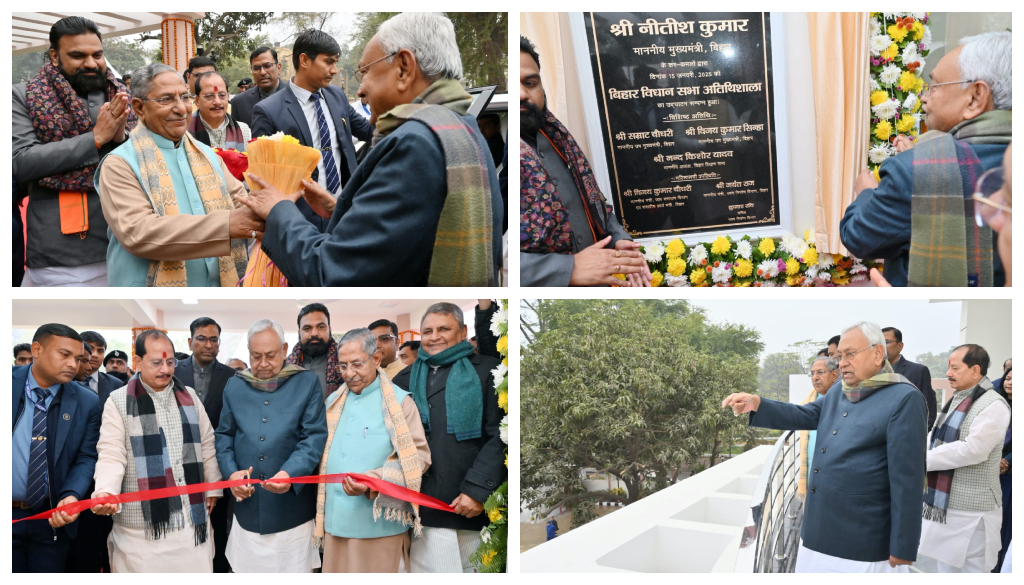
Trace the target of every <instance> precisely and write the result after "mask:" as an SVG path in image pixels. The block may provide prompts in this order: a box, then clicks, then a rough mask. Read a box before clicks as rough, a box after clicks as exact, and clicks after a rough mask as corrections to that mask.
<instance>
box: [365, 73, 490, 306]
mask: <svg viewBox="0 0 1024 585" xmlns="http://www.w3.org/2000/svg"><path fill="white" fill-rule="evenodd" d="M472 103H473V98H471V97H470V95H469V94H468V93H466V90H465V89H463V88H462V85H460V84H459V82H458V81H456V80H454V79H441V80H438V81H435V82H434V83H433V84H431V86H430V87H429V88H427V90H426V91H424V92H423V93H422V94H420V95H419V96H417V97H416V99H414V100H413V101H412V103H410V104H403V105H400V106H397V107H395V108H394V109H392V110H391V111H389V112H387V113H386V114H384V115H382V116H381V117H380V118H379V119H378V120H377V131H376V133H375V136H374V138H373V143H374V144H376V143H377V142H378V141H379V140H380V139H381V138H382V137H384V136H387V135H388V134H390V133H391V132H394V131H395V129H397V128H398V127H399V126H401V125H402V124H404V123H405V122H407V121H409V120H417V121H419V122H421V123H423V124H426V125H427V126H428V127H429V128H430V129H431V131H433V133H434V136H436V137H437V139H438V141H440V143H441V149H442V150H443V151H444V164H445V173H446V177H447V183H448V195H447V197H446V198H445V201H444V207H443V208H442V209H441V218H440V220H439V221H438V224H437V237H436V238H435V240H434V253H433V256H432V257H431V259H430V274H429V276H428V277H427V284H428V285H429V286H494V285H495V282H496V279H497V270H496V264H495V258H494V215H493V211H492V209H491V200H492V195H493V194H492V193H491V181H490V175H489V173H488V167H487V160H488V159H489V158H490V156H491V155H490V153H488V152H487V151H486V150H484V149H483V148H482V147H481V146H480V144H479V141H478V140H477V139H476V133H477V131H476V130H474V129H473V128H472V127H471V126H470V125H468V124H467V123H466V122H465V121H464V120H463V119H462V118H461V116H465V115H466V113H467V112H468V111H469V106H470V105H472ZM438 106H440V107H438Z"/></svg>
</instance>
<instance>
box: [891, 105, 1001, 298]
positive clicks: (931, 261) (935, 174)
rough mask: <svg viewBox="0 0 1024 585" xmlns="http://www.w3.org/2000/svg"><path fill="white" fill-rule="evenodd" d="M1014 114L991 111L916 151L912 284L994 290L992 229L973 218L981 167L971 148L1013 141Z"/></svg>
mask: <svg viewBox="0 0 1024 585" xmlns="http://www.w3.org/2000/svg"><path fill="white" fill-rule="evenodd" d="M1010 118H1011V113H1010V112H1009V111H1006V110H993V111H990V112H985V113H984V114H982V115H980V116H978V117H977V118H974V119H972V120H967V121H964V122H961V123H960V124H958V125H957V126H955V127H954V128H953V129H952V130H951V131H950V132H949V133H948V134H947V133H945V132H938V131H933V132H928V133H925V134H924V135H922V136H921V138H920V139H919V140H918V142H917V145H916V146H915V147H914V150H913V153H914V161H913V181H914V183H913V196H912V198H911V232H910V270H909V275H908V284H909V285H910V286H992V284H993V275H992V229H991V228H989V227H988V226H985V227H980V228H979V227H978V224H977V223H976V222H975V219H974V201H973V199H972V195H973V194H974V186H975V184H976V183H977V181H978V178H979V177H980V176H981V174H982V172H983V169H982V166H981V161H980V160H978V156H977V155H976V154H975V152H974V149H973V148H971V145H972V144H1007V143H1009V140H1010V138H1009V134H1010Z"/></svg>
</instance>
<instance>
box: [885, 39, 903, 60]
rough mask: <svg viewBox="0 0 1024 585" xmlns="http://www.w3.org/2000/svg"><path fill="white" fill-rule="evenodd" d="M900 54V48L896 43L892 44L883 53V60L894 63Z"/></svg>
mask: <svg viewBox="0 0 1024 585" xmlns="http://www.w3.org/2000/svg"><path fill="white" fill-rule="evenodd" d="M899 54H900V46H899V45H897V44H896V43H890V44H889V46H888V47H887V48H886V49H885V50H884V51H882V55H881V56H882V58H883V59H886V60H888V61H892V60H893V59H895V58H896V55H899Z"/></svg>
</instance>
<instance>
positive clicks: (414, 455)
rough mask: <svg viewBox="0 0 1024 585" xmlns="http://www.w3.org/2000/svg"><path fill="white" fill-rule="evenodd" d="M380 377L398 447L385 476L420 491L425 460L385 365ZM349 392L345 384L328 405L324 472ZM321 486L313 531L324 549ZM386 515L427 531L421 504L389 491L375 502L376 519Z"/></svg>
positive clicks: (324, 491)
mask: <svg viewBox="0 0 1024 585" xmlns="http://www.w3.org/2000/svg"><path fill="white" fill-rule="evenodd" d="M377 379H378V380H380V392H381V398H382V400H381V407H382V415H383V417H384V427H385V428H386V429H387V431H388V437H390V438H391V444H392V445H393V446H394V448H395V450H394V452H392V453H391V455H389V456H388V458H387V459H386V460H385V461H384V465H383V471H384V473H383V476H382V477H381V479H383V480H384V481H387V482H390V483H393V484H395V485H400V486H402V487H404V488H408V489H410V490H413V491H416V492H418V491H420V483H421V482H422V480H423V463H422V462H421V461H420V457H419V453H418V452H417V451H416V444H415V443H414V442H413V439H412V433H410V432H409V425H408V424H406V422H405V413H403V412H402V405H401V404H399V402H398V400H396V399H395V389H394V388H393V387H392V386H391V380H389V379H388V377H387V374H385V373H384V370H383V369H381V368H377ZM348 394H349V392H348V386H347V385H343V386H342V387H341V396H339V397H338V398H337V399H336V400H335V401H334V403H333V404H331V405H330V406H328V407H327V445H326V446H325V447H324V454H323V456H322V457H321V458H320V475H326V474H328V473H330V471H328V470H327V459H328V456H329V455H330V452H331V442H332V441H334V431H336V430H337V429H338V422H339V421H340V420H341V413H342V411H343V410H344V409H345V399H346V398H348ZM317 485H318V487H317V492H316V530H315V531H314V533H313V544H314V546H316V547H317V548H320V547H321V546H322V545H323V540H324V534H325V531H326V529H325V524H324V515H325V513H326V510H327V508H326V502H327V484H325V483H321V484H317ZM382 514H383V515H384V519H385V520H388V521H391V522H401V523H402V525H403V526H412V527H413V534H414V535H415V536H420V535H421V534H422V532H423V527H422V526H421V525H420V507H419V504H412V503H410V502H406V501H403V500H399V499H396V498H393V497H391V496H388V495H386V494H377V498H376V499H375V500H374V501H373V520H374V521H377V519H379V518H380V517H381V515H382Z"/></svg>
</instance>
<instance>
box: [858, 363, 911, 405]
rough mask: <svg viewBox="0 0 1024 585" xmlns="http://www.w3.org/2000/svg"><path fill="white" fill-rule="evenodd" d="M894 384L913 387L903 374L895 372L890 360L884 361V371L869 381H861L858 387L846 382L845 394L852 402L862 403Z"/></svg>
mask: <svg viewBox="0 0 1024 585" xmlns="http://www.w3.org/2000/svg"><path fill="white" fill-rule="evenodd" d="M893 384H910V385H911V386H913V384H912V383H911V382H910V380H908V379H906V378H904V377H903V375H902V374H897V373H896V372H894V371H893V369H892V365H891V364H890V363H889V361H888V360H883V362H882V369H881V370H880V371H879V372H878V373H877V374H875V375H874V376H871V377H870V378H868V379H867V380H861V381H860V383H859V384H857V385H856V386H850V385H849V384H847V383H846V381H845V380H844V381H843V394H846V398H847V400H849V401H850V402H860V401H861V400H864V399H865V398H867V397H868V396H871V395H872V394H874V393H875V392H877V391H879V390H881V389H882V388H885V387H887V386H892V385H893Z"/></svg>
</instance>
